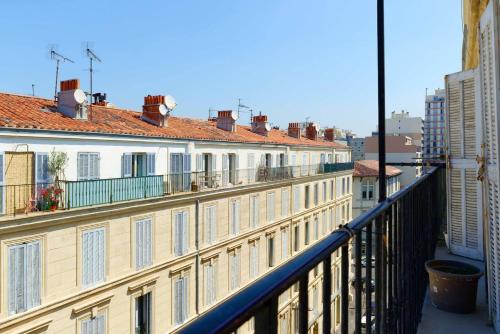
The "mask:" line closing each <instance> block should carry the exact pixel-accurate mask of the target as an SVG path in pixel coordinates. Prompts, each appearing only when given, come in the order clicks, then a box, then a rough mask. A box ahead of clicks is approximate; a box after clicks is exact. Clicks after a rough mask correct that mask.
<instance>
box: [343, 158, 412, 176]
mask: <svg viewBox="0 0 500 334" xmlns="http://www.w3.org/2000/svg"><path fill="white" fill-rule="evenodd" d="M378 171H379V169H378V160H359V161H356V162H355V163H354V173H353V174H352V176H358V177H367V176H378ZM402 172H403V171H402V170H401V169H398V168H396V167H393V166H385V173H386V175H387V176H396V175H399V174H401V173H402Z"/></svg>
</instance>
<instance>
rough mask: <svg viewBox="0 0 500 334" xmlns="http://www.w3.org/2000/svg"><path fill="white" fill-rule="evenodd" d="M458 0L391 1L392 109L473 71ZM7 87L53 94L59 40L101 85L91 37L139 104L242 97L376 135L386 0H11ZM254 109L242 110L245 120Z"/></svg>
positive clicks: (260, 106) (117, 96)
mask: <svg viewBox="0 0 500 334" xmlns="http://www.w3.org/2000/svg"><path fill="white" fill-rule="evenodd" d="M461 34H462V28H461V11H460V1H457V0H437V1H436V0H418V1H417V0H414V1H401V0H387V1H386V69H387V71H386V76H387V81H386V89H387V114H388V115H389V114H390V112H391V111H392V110H401V109H405V110H408V111H409V112H410V113H411V114H415V115H422V116H423V109H424V102H423V101H424V95H425V88H426V87H427V88H429V89H430V90H433V89H435V88H438V87H443V76H444V75H445V74H447V73H453V72H457V71H459V70H460V67H461V59H460V56H461V43H462V36H461ZM0 38H1V42H2V53H1V54H0V91H4V92H14V93H21V94H31V84H32V83H33V84H35V93H36V95H39V96H43V97H49V98H50V97H51V96H52V95H53V89H54V88H53V87H54V75H55V63H53V62H51V60H50V59H49V57H48V55H47V54H48V52H47V50H48V47H49V45H51V44H56V45H57V46H58V51H59V52H61V53H62V54H64V55H65V56H67V57H70V58H72V59H73V60H75V64H70V63H66V64H64V65H63V66H62V69H61V77H62V78H63V79H68V78H73V77H78V78H80V79H81V83H82V86H83V87H82V88H83V89H85V90H88V89H89V79H88V71H87V69H88V60H87V59H86V58H85V57H84V56H83V51H82V45H83V44H84V42H85V41H90V42H91V45H92V46H93V48H94V50H95V52H96V54H97V55H98V56H100V57H101V58H102V60H103V63H102V64H97V65H96V72H95V76H94V91H102V92H106V93H107V94H108V100H109V101H110V102H112V103H114V104H116V105H118V106H120V107H125V108H129V109H136V110H139V109H140V108H141V105H142V102H143V97H144V96H145V95H147V94H171V95H173V96H174V97H175V98H176V100H177V102H178V108H177V109H176V110H175V111H174V114H176V115H178V116H189V117H198V118H206V117H207V116H208V109H209V107H212V108H215V109H236V105H237V99H238V98H242V99H243V103H244V104H246V105H248V106H252V107H253V109H254V110H255V111H256V112H258V111H262V112H263V113H265V114H267V115H269V119H270V121H271V122H272V123H273V124H274V125H280V126H281V128H286V127H287V125H288V122H294V121H303V120H305V119H306V117H310V119H311V120H314V121H317V122H319V124H320V125H321V126H327V125H328V126H332V125H335V126H338V127H342V128H346V129H352V130H354V131H355V132H356V133H358V134H360V135H368V134H369V133H370V132H371V131H372V130H374V129H375V127H376V112H377V72H376V64H377V58H376V1H375V0H371V1H368V0H361V1H335V0H314V1H306V0H302V1H299V0H272V1H271V0H252V1H234V0H216V1H206V0H197V1H195V0H192V1H190V0H176V1H173V0H168V1H167V0H163V1H148V0H143V1H110V0H95V1H94V0H89V1H83V2H82V1H67V0H65V1H60V0H58V1H55V0H54V1H39V0H36V1H35V0H31V1H14V0H12V1H3V2H2V4H0ZM248 117H249V115H247V114H242V119H241V120H240V121H241V122H245V123H246V122H247V119H248Z"/></svg>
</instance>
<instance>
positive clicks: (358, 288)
mask: <svg viewBox="0 0 500 334" xmlns="http://www.w3.org/2000/svg"><path fill="white" fill-rule="evenodd" d="M361 236H362V234H361V231H358V232H357V233H356V239H355V242H356V244H355V257H356V259H355V263H354V271H355V273H354V275H355V281H354V284H355V286H354V288H355V291H354V293H355V295H354V306H355V314H354V319H355V320H354V333H356V334H361V312H362V307H361V292H362V289H363V282H362V281H361V248H362V247H361V243H362V240H361ZM368 284H369V283H368V282H365V285H368Z"/></svg>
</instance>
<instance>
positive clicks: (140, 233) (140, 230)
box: [135, 220, 144, 269]
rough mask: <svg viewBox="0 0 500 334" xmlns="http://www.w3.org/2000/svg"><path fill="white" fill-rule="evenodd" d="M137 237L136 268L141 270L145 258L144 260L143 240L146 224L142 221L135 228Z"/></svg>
mask: <svg viewBox="0 0 500 334" xmlns="http://www.w3.org/2000/svg"><path fill="white" fill-rule="evenodd" d="M135 236H136V238H135V239H136V241H135V242H136V244H135V246H136V248H135V249H136V251H135V253H136V267H137V269H140V268H142V267H143V266H144V258H143V249H144V245H143V243H142V242H143V238H144V222H143V221H142V220H139V221H138V222H137V223H136V227H135Z"/></svg>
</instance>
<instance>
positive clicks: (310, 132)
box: [306, 123, 318, 140]
mask: <svg viewBox="0 0 500 334" xmlns="http://www.w3.org/2000/svg"><path fill="white" fill-rule="evenodd" d="M306 137H307V139H310V140H318V126H317V125H316V124H314V123H309V124H307V128H306Z"/></svg>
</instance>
